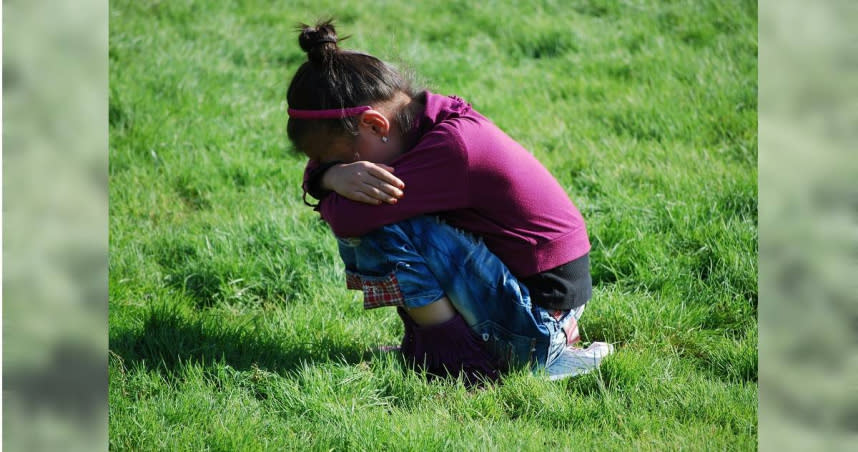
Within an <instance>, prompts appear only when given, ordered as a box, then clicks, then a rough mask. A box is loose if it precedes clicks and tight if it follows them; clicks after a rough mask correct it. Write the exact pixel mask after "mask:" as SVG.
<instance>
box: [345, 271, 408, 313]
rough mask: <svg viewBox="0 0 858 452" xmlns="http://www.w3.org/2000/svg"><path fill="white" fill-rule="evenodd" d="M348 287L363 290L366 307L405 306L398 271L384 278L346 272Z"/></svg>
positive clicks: (364, 306)
mask: <svg viewBox="0 0 858 452" xmlns="http://www.w3.org/2000/svg"><path fill="white" fill-rule="evenodd" d="M346 288H348V289H351V290H360V291H363V308H364V309H374V308H380V307H382V306H405V297H403V296H402V290H400V288H399V281H398V280H397V279H396V273H391V274H389V275H387V276H385V277H383V278H373V279H367V278H362V277H361V276H360V275H358V274H356V273H351V272H346Z"/></svg>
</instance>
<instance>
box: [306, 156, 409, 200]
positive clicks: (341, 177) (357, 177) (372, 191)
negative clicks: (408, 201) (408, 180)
mask: <svg viewBox="0 0 858 452" xmlns="http://www.w3.org/2000/svg"><path fill="white" fill-rule="evenodd" d="M322 188H324V189H326V190H331V191H334V192H337V194H339V195H340V196H342V197H345V198H348V199H351V200H352V201H358V202H363V203H366V204H375V205H378V204H381V203H382V202H386V203H388V204H396V201H397V200H398V199H399V198H401V197H402V195H403V194H404V193H403V192H402V189H404V188H405V184H404V183H403V182H402V181H401V180H399V179H398V178H397V177H396V176H394V175H393V167H390V166H387V165H383V164H380V163H372V162H366V161H359V162H354V163H344V164H340V165H334V166H332V167H331V168H330V169H328V170H327V171H325V174H324V175H323V176H322Z"/></svg>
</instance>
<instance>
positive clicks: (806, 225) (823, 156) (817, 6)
mask: <svg viewBox="0 0 858 452" xmlns="http://www.w3.org/2000/svg"><path fill="white" fill-rule="evenodd" d="M759 11H760V22H759V35H760V40H759V76H760V87H759V93H760V98H759V106H760V107H759V108H760V110H759V122H758V124H759V149H760V152H759V206H760V207H759V221H760V225H759V227H760V241H759V254H760V267H759V268H760V274H759V285H760V305H759V316H760V319H759V320H760V342H759V346H760V355H759V356H760V380H759V383H760V393H759V394H760V395H759V399H760V411H759V413H760V415H759V426H760V448H761V449H766V450H855V444H858V443H856V440H858V347H856V345H858V303H856V301H858V278H856V277H858V183H856V181H858V159H856V156H858V155H856V150H858V148H856V144H858V2H854V1H824V2H801V1H794V0H790V1H771V0H767V1H762V2H760V9H759Z"/></svg>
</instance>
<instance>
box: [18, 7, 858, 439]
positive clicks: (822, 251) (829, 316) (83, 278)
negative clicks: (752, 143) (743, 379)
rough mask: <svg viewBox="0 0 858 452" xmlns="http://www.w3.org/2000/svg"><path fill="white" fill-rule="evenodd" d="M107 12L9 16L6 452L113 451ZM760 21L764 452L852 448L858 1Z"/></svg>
mask: <svg viewBox="0 0 858 452" xmlns="http://www.w3.org/2000/svg"><path fill="white" fill-rule="evenodd" d="M618 1H619V0H618ZM629 1H630V0H629ZM108 8H109V4H108V2H104V1H101V2H95V1H76V2H72V1H68V0H59V1H53V2H50V3H49V2H45V1H29V2H25V1H4V2H3V5H2V13H3V79H2V81H3V148H2V149H3V152H2V159H3V174H2V176H3V179H2V180H3V267H2V269H3V293H2V302H3V303H2V305H3V414H4V416H3V446H4V447H5V448H6V450H10V451H11V450H27V451H39V450H64V451H70V450H72V451H73V450H98V449H104V448H106V447H107V427H106V426H107V416H108V407H107V391H106V386H107V330H108V325H107V258H108V249H107V221H108V211H109V200H108V196H107V183H108V182H107V181H108V178H107V174H108V173H107V164H108V162H107V155H108V146H109V144H108V136H107V96H108V92H109V91H108V86H107V60H108V59H107V20H108V19H107V18H108ZM759 11H760V19H759V33H760V36H759V49H760V50H759V75H760V84H759V95H760V99H759V105H760V113H759V140H760V146H759V181H760V187H759V206H760V207H759V210H760V212H759V222H760V225H759V226H760V240H759V254H760V266H759V268H760V275H759V285H760V304H759V306H760V308H759V315H760V377H759V381H760V397H759V398H760V411H759V413H760V414H759V419H760V421H759V422H760V449H762V450H808V449H811V450H852V447H850V445H852V446H853V447H854V444H856V442H855V441H856V440H858V347H856V345H858V303H856V301H858V300H856V298H858V278H856V276H858V271H856V270H858V184H856V182H855V181H858V159H856V158H855V157H856V143H858V32H856V30H858V2H855V1H849V0H840V1H837V0H827V1H820V2H800V1H797V0H788V1H776V0H764V1H761V2H760V3H759Z"/></svg>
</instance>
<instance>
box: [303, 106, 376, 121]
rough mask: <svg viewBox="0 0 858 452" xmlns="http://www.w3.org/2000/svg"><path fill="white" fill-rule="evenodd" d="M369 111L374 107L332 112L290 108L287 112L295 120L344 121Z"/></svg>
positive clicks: (341, 109)
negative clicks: (343, 119)
mask: <svg viewBox="0 0 858 452" xmlns="http://www.w3.org/2000/svg"><path fill="white" fill-rule="evenodd" d="M367 110H372V107H370V106H366V105H364V106H362V107H351V108H332V109H330V110H296V109H294V108H290V109H288V110H286V111H287V112H288V113H289V117H290V118H295V119H342V118H347V117H349V116H357V115H359V114H361V113H363V112H365V111H367Z"/></svg>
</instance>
